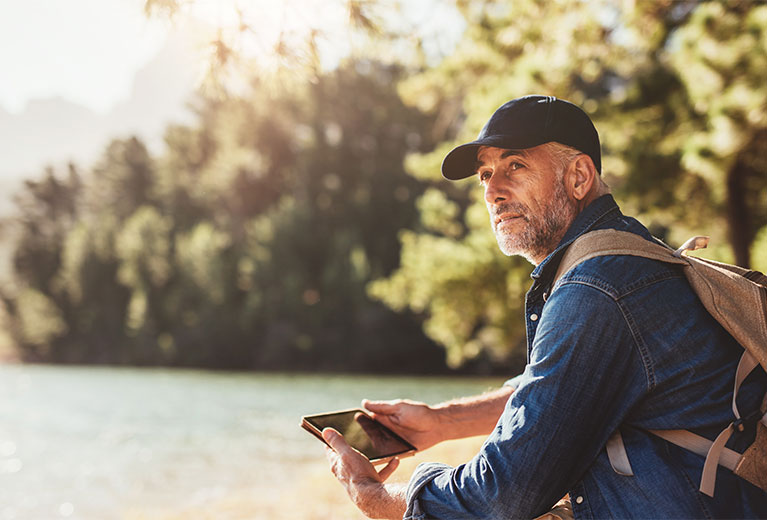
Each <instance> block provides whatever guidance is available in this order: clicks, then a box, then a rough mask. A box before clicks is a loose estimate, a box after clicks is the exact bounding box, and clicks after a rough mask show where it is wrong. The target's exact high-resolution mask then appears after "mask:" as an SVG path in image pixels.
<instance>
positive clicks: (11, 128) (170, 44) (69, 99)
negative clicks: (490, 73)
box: [0, 0, 460, 217]
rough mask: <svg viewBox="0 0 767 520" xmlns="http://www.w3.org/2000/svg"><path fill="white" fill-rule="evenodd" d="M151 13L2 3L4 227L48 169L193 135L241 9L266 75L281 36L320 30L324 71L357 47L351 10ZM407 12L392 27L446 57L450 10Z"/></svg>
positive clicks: (293, 6)
mask: <svg viewBox="0 0 767 520" xmlns="http://www.w3.org/2000/svg"><path fill="white" fill-rule="evenodd" d="M144 3H145V0H23V1H19V0H0V217H3V216H5V215H7V214H8V213H9V212H11V211H12V204H11V203H10V193H12V192H13V191H15V190H16V188H17V187H18V186H20V185H21V180H22V179H25V178H34V177H39V176H40V175H41V173H42V171H43V168H45V167H47V166H52V167H54V170H56V169H59V170H65V166H66V164H67V163H68V162H70V161H72V162H74V163H75V164H77V165H79V166H81V167H82V168H86V169H87V168H89V167H90V166H91V165H92V164H93V163H94V162H95V161H96V160H98V157H99V154H100V153H101V152H102V151H103V149H104V148H105V146H106V144H108V142H109V141H110V140H111V139H113V138H118V137H128V136H132V135H135V136H138V137H139V138H141V139H142V140H143V141H144V142H145V143H146V144H147V145H148V146H149V148H150V150H151V151H152V152H153V153H160V152H161V151H162V150H161V148H162V144H163V141H162V136H163V133H164V130H165V128H166V127H167V125H168V124H169V123H182V124H185V123H189V124H193V122H194V119H193V116H192V114H191V111H190V110H189V108H188V106H189V101H190V99H191V98H192V96H193V94H194V92H195V90H196V89H197V88H198V86H199V85H200V83H201V81H202V79H203V77H204V74H205V71H206V69H207V67H208V66H209V64H210V55H211V45H210V42H211V40H212V39H213V37H214V36H215V30H216V28H218V27H223V28H224V31H226V30H227V28H233V27H238V26H239V18H238V16H237V8H238V7H240V8H242V9H243V12H244V13H245V16H246V18H245V21H246V22H247V24H248V25H249V26H250V27H251V28H252V32H250V33H249V35H250V37H249V38H247V39H244V38H240V39H239V40H238V41H240V42H241V43H242V44H243V46H242V48H240V49H239V51H240V52H241V53H242V54H243V55H247V56H248V57H251V58H256V59H257V60H260V61H261V62H263V63H264V64H267V65H268V61H269V59H270V56H271V57H272V59H273V53H272V52H271V51H272V49H273V47H274V44H275V42H276V41H277V39H278V38H279V37H280V35H282V36H283V37H285V38H286V40H287V41H291V39H292V41H300V40H301V39H302V38H305V35H306V34H307V33H308V32H309V30H310V29H318V30H320V31H321V34H320V42H319V43H320V45H321V52H322V56H323V65H324V66H325V67H326V68H330V67H332V66H333V64H334V62H336V63H337V61H338V59H340V57H342V56H343V55H344V54H345V53H346V52H348V48H349V44H350V43H351V41H352V36H351V34H350V32H349V29H348V26H347V22H348V12H347V11H346V4H345V2H344V1H343V0H194V1H193V2H189V3H187V4H186V5H187V6H188V7H186V8H184V9H183V10H182V11H181V12H179V13H177V15H176V16H175V18H173V21H172V22H171V20H169V19H168V18H167V17H164V16H153V17H151V18H147V17H146V15H145V14H144ZM385 4H386V5H389V4H387V3H385ZM403 4H404V6H405V8H404V10H403V11H402V12H401V13H400V14H399V15H396V14H395V15H391V16H394V17H395V18H393V19H392V20H387V23H397V24H398V25H399V24H400V23H402V24H403V25H402V26H403V27H404V26H405V25H404V24H405V23H409V25H410V26H412V28H413V30H414V31H419V32H420V31H426V32H431V33H432V34H433V35H437V36H435V37H434V38H432V40H431V41H432V42H437V43H439V42H440V41H441V40H440V39H442V40H445V38H446V39H447V40H446V41H447V45H448V46H449V45H450V41H451V38H452V40H455V39H456V38H455V37H456V35H458V34H459V32H460V24H459V22H457V20H460V17H459V16H458V15H457V13H456V12H455V10H454V9H453V11H450V8H449V3H446V2H443V1H442V0H418V1H406V2H403ZM391 12H394V11H391V10H390V11H388V13H391ZM225 34H226V32H225Z"/></svg>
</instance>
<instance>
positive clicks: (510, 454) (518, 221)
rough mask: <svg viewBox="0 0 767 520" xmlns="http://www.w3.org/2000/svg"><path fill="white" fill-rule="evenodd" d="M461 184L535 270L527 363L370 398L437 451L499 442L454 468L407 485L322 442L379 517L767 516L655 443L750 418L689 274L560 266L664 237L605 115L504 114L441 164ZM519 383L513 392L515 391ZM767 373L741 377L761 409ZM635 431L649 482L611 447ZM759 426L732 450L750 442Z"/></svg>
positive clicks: (733, 482) (754, 500) (543, 109)
mask: <svg viewBox="0 0 767 520" xmlns="http://www.w3.org/2000/svg"><path fill="white" fill-rule="evenodd" d="M442 172H443V175H444V176H445V177H447V178H448V179H452V180H457V179H461V178H465V177H468V176H470V175H476V176H477V178H478V179H479V182H480V183H481V184H482V186H483V188H484V192H485V201H486V204H487V209H488V212H489V214H490V222H491V225H492V227H493V231H494V232H495V235H496V238H497V240H498V245H499V246H500V248H501V250H502V251H503V252H504V253H505V254H507V255H515V254H519V255H523V256H524V257H526V258H527V259H528V260H530V261H531V262H532V263H533V264H535V265H536V268H535V270H534V271H533V273H532V278H533V285H532V287H531V288H530V290H529V291H528V293H527V296H526V302H525V303H526V309H525V314H526V322H527V335H528V338H527V339H528V342H527V344H528V364H527V366H526V368H525V371H524V373H523V374H522V375H521V376H519V377H518V378H515V380H514V381H513V382H511V384H510V385H509V386H507V387H505V388H502V389H499V390H496V391H495V392H491V393H489V394H486V395H483V396H477V397H474V398H470V399H466V400H459V401H455V402H450V403H445V404H442V405H437V406H433V407H430V406H427V405H425V404H423V403H413V402H409V401H395V402H390V403H385V402H370V401H365V402H363V405H364V406H365V407H366V408H367V409H369V410H370V411H371V412H373V414H374V416H375V418H376V419H377V420H379V421H381V422H382V423H384V424H386V425H387V426H390V427H391V428H392V429H394V430H395V431H397V432H399V433H400V434H402V436H404V437H405V438H407V439H409V440H410V441H411V442H412V443H413V444H415V445H416V446H417V447H418V448H420V449H425V448H427V447H429V446H431V445H433V444H436V443H437V442H440V441H442V440H445V439H448V438H458V437H465V436H469V435H476V434H488V437H487V440H486V441H485V443H484V445H483V447H482V449H481V450H480V452H479V453H478V454H477V455H476V456H475V457H474V458H473V459H472V460H471V461H469V462H467V463H466V464H463V465H461V466H458V467H456V468H452V467H449V466H446V465H441V464H422V465H420V466H419V467H418V468H417V469H416V471H415V473H414V474H413V476H412V477H411V479H410V482H409V483H408V485H407V486H398V485H394V484H384V483H383V481H384V480H385V479H386V478H387V477H388V476H389V475H390V474H391V473H392V472H393V471H394V469H395V468H396V465H397V462H396V461H392V462H391V463H390V464H389V465H387V466H386V467H385V468H383V469H382V470H380V472H379V471H376V469H375V468H374V467H373V466H372V465H370V463H369V462H367V460H366V459H365V458H364V457H363V456H361V455H360V454H359V453H357V452H356V451H354V450H353V449H351V448H350V447H349V446H348V445H347V444H346V443H345V442H344V440H343V438H342V437H341V436H340V435H339V434H338V433H337V432H335V431H333V430H326V431H324V432H323V436H324V438H325V439H326V441H327V442H328V443H329V444H330V446H331V447H332V450H331V449H328V458H329V460H330V463H331V468H332V470H333V472H334V474H335V475H336V477H337V478H338V479H339V480H340V481H341V483H342V484H343V485H344V486H345V487H346V490H347V492H348V493H349V495H350V497H351V498H352V500H353V501H354V502H355V504H356V505H357V506H358V507H359V508H360V509H361V510H362V511H363V512H364V513H365V514H367V515H368V516H371V517H374V518H401V517H403V516H404V517H405V518H406V519H423V518H442V519H459V518H487V519H500V518H533V517H536V516H538V515H541V514H544V513H546V511H548V510H549V509H550V508H551V507H552V506H553V505H554V504H555V503H556V502H557V501H558V500H559V499H560V498H562V497H563V496H565V495H566V494H569V497H570V499H571V501H572V507H573V511H574V514H575V517H576V518H608V517H609V518H629V517H637V518H723V517H729V518H733V517H735V518H752V517H762V518H764V517H767V494H765V493H764V492H763V491H761V490H760V489H759V488H757V487H754V486H752V485H751V484H749V483H747V482H746V481H745V480H743V479H741V478H740V477H737V476H735V475H734V474H733V473H731V472H730V471H729V470H726V469H722V468H720V469H719V470H718V471H717V478H716V492H715V494H714V497H713V498H711V497H709V496H706V495H704V494H702V493H700V492H699V491H698V484H699V482H700V475H701V471H702V468H703V460H704V459H703V457H701V456H699V455H696V454H694V453H692V452H689V451H686V450H684V449H682V448H679V447H677V446H676V445H673V444H670V443H668V442H667V441H665V440H663V439H661V438H659V437H657V436H655V435H653V434H652V433H650V432H649V431H648V430H651V429H656V430H657V429H689V430H693V431H694V432H695V433H698V434H699V435H702V436H704V437H707V438H709V439H713V438H714V437H716V435H717V434H718V433H719V432H720V431H721V430H722V429H724V428H725V427H726V426H727V425H728V424H729V423H730V422H732V421H733V420H734V417H733V412H732V403H731V399H732V391H733V380H734V375H735V370H736V366H737V363H738V358H739V356H740V354H741V353H742V348H741V347H740V346H739V345H738V344H737V343H736V342H735V340H734V339H733V338H732V337H731V336H730V335H729V334H727V332H725V331H724V329H723V328H722V327H721V326H720V325H719V324H718V323H717V322H716V321H715V320H714V319H713V318H712V317H711V316H710V315H709V314H708V313H707V312H706V310H705V309H704V307H703V306H702V304H701V303H700V301H699V300H698V298H697V297H696V296H695V294H694V293H693V291H692V290H691V288H690V286H689V284H688V283H687V281H686V280H685V278H684V275H683V274H682V272H681V271H680V270H679V269H678V268H677V267H676V266H672V265H668V264H663V263H660V262H656V261H653V260H648V259H645V258H639V257H633V256H600V257H596V258H592V259H590V260H587V261H585V262H583V263H581V264H580V265H578V266H577V267H575V268H573V269H572V270H571V271H570V272H569V273H566V274H565V275H564V276H563V277H562V278H561V279H560V280H559V281H558V282H556V284H554V283H553V282H554V275H555V273H556V270H557V267H558V264H559V261H560V260H561V258H562V255H563V253H564V251H565V250H566V248H567V246H568V245H569V244H571V243H572V242H573V240H575V239H576V238H577V237H579V236H580V235H582V234H584V233H585V232H587V231H591V230H595V229H617V230H622V231H628V232H631V233H635V234H637V235H640V236H642V237H644V238H646V239H648V240H649V239H651V236H650V234H649V232H648V231H647V229H645V228H644V227H643V226H642V225H641V224H640V223H639V222H637V221H636V220H635V219H633V218H630V217H627V216H624V215H623V214H622V213H621V212H620V210H619V208H618V206H617V205H616V204H615V201H614V200H613V198H612V196H611V195H609V190H608V188H607V186H606V185H605V183H604V182H603V181H602V179H601V177H600V174H601V155H600V146H599V138H598V135H597V132H596V129H595V128H594V126H593V124H592V123H591V121H590V119H589V118H588V116H587V115H586V114H585V113H584V112H583V111H582V110H580V109H579V108H578V107H576V106H575V105H573V104H571V103H568V102H566V101H562V100H559V99H556V98H553V97H544V96H527V97H523V98H519V99H515V100H512V101H509V102H508V103H506V104H504V105H503V106H501V107H500V108H499V109H498V110H497V111H496V112H495V113H494V114H493V116H492V117H491V118H490V120H489V121H488V123H487V125H485V127H484V128H483V130H482V132H481V133H480V135H479V137H478V139H477V140H476V141H473V142H471V143H467V144H464V145H462V146H459V147H457V148H456V149H454V150H453V151H451V152H450V153H449V154H448V155H447V157H446V158H445V160H444V162H443V164H442ZM512 387H514V390H512ZM766 389H767V376H765V374H764V372H763V371H762V370H755V371H754V372H753V373H752V374H751V375H750V376H749V377H748V378H747V379H746V381H745V383H744V384H743V385H742V387H741V389H740V392H739V394H738V406H739V409H740V410H745V411H746V413H744V415H746V414H748V413H751V412H753V411H755V410H758V409H759V406H760V400H761V397H762V396H763V395H764V394H765V391H766ZM616 431H620V432H621V434H622V440H623V443H624V446H625V450H626V453H627V455H628V458H629V461H630V464H631V467H632V469H633V475H631V476H629V475H621V474H619V473H617V472H616V470H615V469H613V467H612V465H611V462H610V460H609V457H608V455H607V453H606V450H605V446H606V444H607V442H608V439H610V438H611V437H612V436H613V434H614V432H616ZM753 437H754V425H753V424H750V425H748V426H747V427H746V428H745V430H744V431H743V432H738V433H736V434H734V435H733V436H732V438H731V440H730V441H729V442H728V444H727V446H728V447H730V448H732V449H734V450H736V451H738V452H742V451H744V449H745V448H746V447H747V446H749V445H750V444H751V442H752V441H753Z"/></svg>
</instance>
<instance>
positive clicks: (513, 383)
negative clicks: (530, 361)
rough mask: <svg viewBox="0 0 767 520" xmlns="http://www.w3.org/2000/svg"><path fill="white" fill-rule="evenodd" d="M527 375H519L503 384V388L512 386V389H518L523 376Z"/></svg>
mask: <svg viewBox="0 0 767 520" xmlns="http://www.w3.org/2000/svg"><path fill="white" fill-rule="evenodd" d="M524 375H525V374H519V375H518V376H516V377H512V378H511V379H509V380H507V381H506V382H505V383H503V386H510V387H511V388H518V387H519V382H520V381H522V376H524Z"/></svg>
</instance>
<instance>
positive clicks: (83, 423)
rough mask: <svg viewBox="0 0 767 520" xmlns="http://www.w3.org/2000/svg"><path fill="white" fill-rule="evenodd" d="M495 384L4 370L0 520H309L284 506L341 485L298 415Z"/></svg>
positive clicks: (297, 508) (0, 376)
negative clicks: (277, 519)
mask: <svg viewBox="0 0 767 520" xmlns="http://www.w3.org/2000/svg"><path fill="white" fill-rule="evenodd" d="M501 383H502V380H499V379H497V378H495V379H483V378H473V379H466V378H435V377H426V378H419V377H391V376H347V375H306V374H301V375H294V374H257V373H256V374H254V373H226V372H223V373H222V372H208V371H196V370H166V369H133V368H101V367H98V368H94V367H57V366H38V365H6V366H0V519H33V520H37V519H49V518H51V519H54V518H71V519H94V520H96V519H97V520H108V519H113V518H131V519H137V518H141V519H149V518H152V519H154V518H163V519H168V518H207V517H210V518H273V517H275V515H277V513H275V511H279V516H280V517H281V518H305V517H306V516H307V515H306V514H304V513H302V512H301V511H306V509H307V508H306V504H304V505H303V506H301V504H298V503H295V504H291V503H290V501H291V500H294V501H295V500H296V497H297V496H298V498H301V497H304V498H305V499H306V500H309V498H306V497H305V494H306V491H305V489H307V488H308V489H314V488H317V486H319V488H322V489H319V491H318V493H319V494H320V495H322V493H328V494H333V499H332V500H337V496H336V493H337V491H338V490H340V486H338V484H337V483H335V482H334V479H332V477H331V476H330V474H329V471H328V469H327V462H326V460H325V454H324V450H323V448H322V445H321V443H320V442H319V441H317V440H316V439H315V438H313V437H312V436H310V435H309V434H308V433H306V432H305V431H304V430H302V429H301V428H300V427H299V422H300V417H301V416H302V415H304V414H310V413H316V412H322V411H329V410H334V409H341V408H349V407H357V406H359V402H360V400H361V399H362V398H363V397H367V398H374V399H391V398H396V397H407V398H411V399H416V400H421V401H426V402H429V403H434V402H439V401H443V400H446V399H450V398H453V397H460V396H463V395H469V394H475V393H479V392H482V391H485V390H487V389H490V388H493V387H496V386H498V385H499V384H501ZM398 471H399V470H398ZM406 477H407V476H406V475H405V479H406ZM324 486H335V487H332V488H329V489H332V491H327V492H325V491H324ZM336 487H337V488H338V490H337V489H336ZM299 488H300V489H301V490H302V493H300V494H299V493H294V492H292V491H293V490H295V489H299ZM299 495H300V496H299ZM286 497H287V500H286ZM342 498H344V497H342ZM318 500H319V499H318ZM324 507H326V508H330V510H331V511H332V507H333V506H328V505H327V504H326V505H325V506H324ZM309 509H311V510H320V509H321V508H320V507H319V502H318V507H316V508H315V507H311V508H309ZM291 511H293V512H295V516H291V515H292V514H293V513H291ZM317 514H319V513H317ZM338 517H339V518H340V516H338ZM329 518H337V517H336V516H335V515H333V516H330V517H329Z"/></svg>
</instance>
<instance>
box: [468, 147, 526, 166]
mask: <svg viewBox="0 0 767 520" xmlns="http://www.w3.org/2000/svg"><path fill="white" fill-rule="evenodd" d="M513 155H518V156H521V157H527V156H529V153H528V151H527V150H524V149H512V148H497V147H495V146H480V147H479V148H478V149H477V161H476V163H477V165H482V164H485V163H486V162H487V161H488V160H489V159H492V158H498V159H505V158H506V157H511V156H513Z"/></svg>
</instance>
